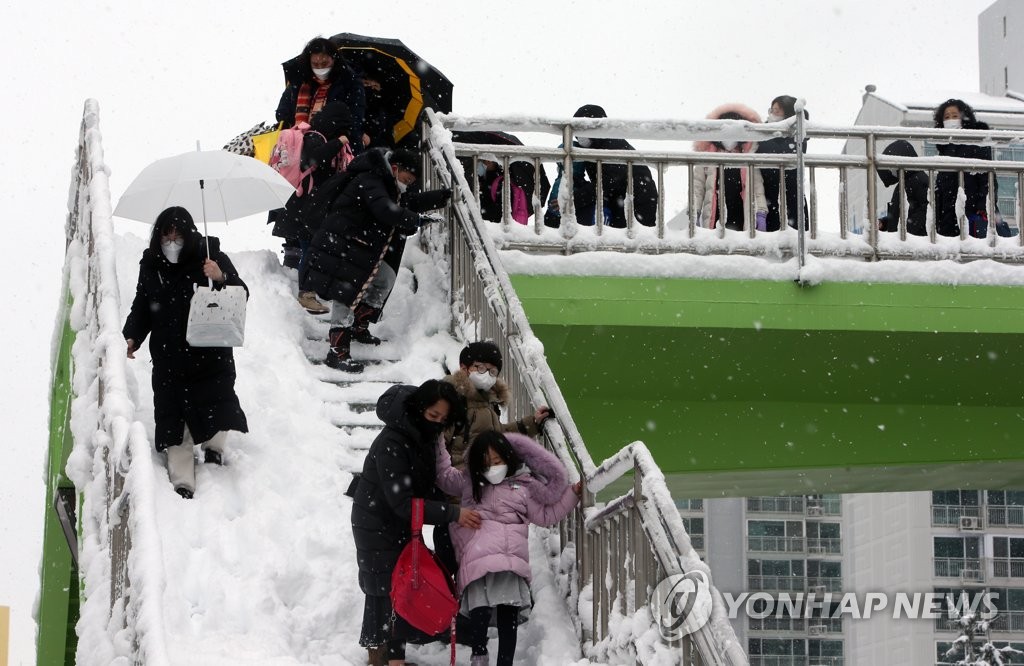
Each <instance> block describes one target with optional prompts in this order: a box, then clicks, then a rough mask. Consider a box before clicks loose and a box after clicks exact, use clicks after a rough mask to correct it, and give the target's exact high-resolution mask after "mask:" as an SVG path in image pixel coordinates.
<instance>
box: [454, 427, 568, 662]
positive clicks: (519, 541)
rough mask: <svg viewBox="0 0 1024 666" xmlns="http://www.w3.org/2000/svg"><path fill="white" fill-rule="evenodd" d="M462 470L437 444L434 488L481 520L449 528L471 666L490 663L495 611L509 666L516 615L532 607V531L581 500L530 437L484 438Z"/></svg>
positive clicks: (493, 434)
mask: <svg viewBox="0 0 1024 666" xmlns="http://www.w3.org/2000/svg"><path fill="white" fill-rule="evenodd" d="M466 463H467V465H466V469H465V470H460V469H456V468H454V467H452V464H451V457H450V456H449V454H448V451H447V449H445V447H444V444H443V443H442V444H440V445H439V446H438V450H437V485H438V487H439V488H441V490H443V491H445V492H446V493H448V494H449V495H457V496H459V497H461V498H462V506H463V508H467V509H475V510H476V511H477V512H479V514H480V518H481V525H480V529H478V530H465V529H462V528H459V527H455V526H453V527H452V528H451V529H450V532H451V537H452V542H453V544H454V545H455V552H456V553H457V554H458V558H459V573H458V578H457V583H458V588H459V593H460V594H461V611H460V612H462V613H463V614H464V615H467V616H468V617H469V619H470V626H471V631H470V633H471V635H470V644H471V645H472V647H473V661H472V665H473V666H478V665H483V664H487V663H488V662H487V627H488V625H489V624H490V619H491V612H492V609H497V623H498V662H497V663H498V666H505V665H508V666H511V664H512V658H513V657H514V656H515V652H516V635H517V632H518V619H519V609H520V607H523V606H529V605H530V603H531V602H530V578H531V572H530V542H529V535H530V532H529V525H530V523H533V524H535V525H540V526H542V527H550V526H553V525H556V524H558V522H559V521H560V520H562V519H563V518H565V517H566V516H567V515H569V512H570V511H572V509H573V507H575V506H576V503H577V502H578V501H579V494H580V492H581V491H582V484H581V483H577V484H575V485H570V484H569V482H568V480H567V476H566V471H565V468H564V467H563V465H562V463H561V461H560V460H559V459H558V458H556V457H555V456H554V454H552V453H550V452H549V451H547V450H546V449H544V447H542V446H541V445H540V444H538V443H537V442H536V441H534V440H533V439H532V438H530V437H527V436H526V435H520V434H518V433H508V434H502V433H500V432H497V431H493V430H492V431H487V432H484V433H482V434H481V435H479V436H478V437H477V438H476V439H475V440H473V443H472V444H471V445H470V447H469V450H468V451H467V454H466Z"/></svg>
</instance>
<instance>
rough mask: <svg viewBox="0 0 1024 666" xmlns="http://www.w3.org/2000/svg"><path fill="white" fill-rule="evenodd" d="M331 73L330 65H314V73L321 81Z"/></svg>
mask: <svg viewBox="0 0 1024 666" xmlns="http://www.w3.org/2000/svg"><path fill="white" fill-rule="evenodd" d="M330 73H331V68H330V67H314V68H313V74H314V75H315V76H316V78H318V79H320V80H321V81H323V80H324V79H326V78H327V75H328V74H330Z"/></svg>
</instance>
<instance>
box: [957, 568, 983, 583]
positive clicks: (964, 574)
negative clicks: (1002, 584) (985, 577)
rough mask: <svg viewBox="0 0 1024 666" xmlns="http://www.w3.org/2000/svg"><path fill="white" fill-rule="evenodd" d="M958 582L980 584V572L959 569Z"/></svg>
mask: <svg viewBox="0 0 1024 666" xmlns="http://www.w3.org/2000/svg"><path fill="white" fill-rule="evenodd" d="M960 580H962V581H967V582H971V583H978V582H981V571H979V570H977V569H961V570H960Z"/></svg>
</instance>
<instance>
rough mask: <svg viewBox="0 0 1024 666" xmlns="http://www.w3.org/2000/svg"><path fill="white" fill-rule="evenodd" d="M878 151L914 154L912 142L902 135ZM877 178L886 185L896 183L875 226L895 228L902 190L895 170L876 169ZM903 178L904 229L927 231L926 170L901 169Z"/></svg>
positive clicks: (884, 229)
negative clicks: (904, 193) (905, 194)
mask: <svg viewBox="0 0 1024 666" xmlns="http://www.w3.org/2000/svg"><path fill="white" fill-rule="evenodd" d="M882 154H883V155H891V156H893V157H917V151H916V150H914V146H912V145H911V144H910V142H909V141H904V140H903V139H900V140H898V141H893V142H892V143H890V144H889V145H888V146H886V147H885V150H883V151H882ZM878 178H879V179H880V180H881V181H882V184H883V185H885V186H886V187H892V186H893V185H896V186H897V187H896V189H895V190H893V193H892V200H890V201H889V205H888V206H887V207H886V212H885V215H883V216H882V217H881V218H879V220H878V223H879V228H880V229H881V230H882V231H899V223H900V199H902V197H903V190H902V189H901V188H900V187H899V182H900V177H899V172H898V171H894V170H892V169H879V171H878ZM903 182H904V184H905V185H906V188H907V233H909V234H913V235H914V236H924V235H925V234H926V233H927V232H926V228H925V225H926V220H927V217H928V174H926V173H925V172H924V171H917V170H904V171H903Z"/></svg>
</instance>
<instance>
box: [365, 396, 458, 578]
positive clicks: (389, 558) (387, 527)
mask: <svg viewBox="0 0 1024 666" xmlns="http://www.w3.org/2000/svg"><path fill="white" fill-rule="evenodd" d="M415 390H416V387H415V386H407V385H398V386H392V387H391V388H389V389H388V390H387V391H385V392H384V394H383V395H382V396H381V397H380V399H379V400H378V401H377V417H378V418H379V419H380V420H381V421H383V422H384V429H383V430H381V432H380V434H379V435H377V438H376V439H374V440H373V444H372V445H371V446H370V450H369V452H368V453H367V454H366V459H365V460H364V461H363V473H362V476H361V477H360V478H359V482H358V483H357V485H356V488H355V494H354V496H353V501H352V536H353V538H354V540H355V544H356V560H357V563H358V566H359V587H360V588H361V589H362V590H363V593H364V594H367V595H371V596H387V595H388V594H389V593H390V591H391V572H392V570H393V569H394V568H395V563H396V562H397V561H398V556H399V554H401V552H402V548H404V547H405V544H406V543H408V542H409V539H410V538H411V536H412V528H411V525H410V522H411V520H412V500H413V498H417V497H418V498H423V499H425V500H426V501H425V502H424V503H423V504H424V508H423V522H424V523H427V524H429V525H443V524H446V523H450V522H454V521H456V520H458V519H459V507H457V506H453V505H451V504H449V503H448V502H447V501H446V499H445V497H444V495H443V494H442V493H441V492H440V491H439V490H438V489H437V488H436V487H435V485H434V483H435V480H436V470H435V463H436V461H435V456H436V447H437V441H436V438H434V440H432V439H431V437H430V436H426V435H424V434H423V433H421V432H420V431H419V430H418V429H417V428H416V426H415V425H414V424H413V421H412V420H411V419H410V417H409V415H408V413H407V412H406V409H405V401H406V398H408V397H409V395H410V394H411V393H412V392H413V391H415ZM438 436H440V433H438Z"/></svg>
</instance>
